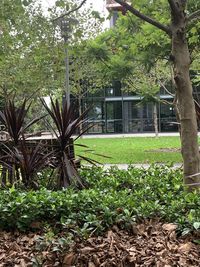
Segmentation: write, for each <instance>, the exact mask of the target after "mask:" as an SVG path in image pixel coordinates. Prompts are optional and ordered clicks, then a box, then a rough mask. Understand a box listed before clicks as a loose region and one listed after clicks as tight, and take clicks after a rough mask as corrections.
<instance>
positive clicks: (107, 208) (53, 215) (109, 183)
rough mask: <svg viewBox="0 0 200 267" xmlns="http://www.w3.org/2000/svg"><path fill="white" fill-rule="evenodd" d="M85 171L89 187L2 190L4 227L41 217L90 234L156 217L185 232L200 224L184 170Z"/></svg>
mask: <svg viewBox="0 0 200 267" xmlns="http://www.w3.org/2000/svg"><path fill="white" fill-rule="evenodd" d="M81 175H82V176H83V177H85V179H86V180H87V182H88V186H89V189H84V190H82V191H76V190H72V189H67V190H61V191H57V192H52V191H49V190H46V189H41V190H38V191H35V192H34V191H29V192H26V191H19V190H12V192H11V191H6V190H5V191H1V194H0V227H1V228H4V229H10V228H12V229H13V228H18V229H20V230H24V229H27V228H31V227H32V226H33V225H34V222H40V223H41V227H43V225H44V224H47V223H48V224H50V225H51V226H53V227H54V226H58V225H60V226H61V227H63V228H64V229H66V230H67V231H70V232H73V233H74V234H77V235H82V236H85V237H87V236H89V233H91V232H93V233H97V234H99V233H101V232H102V231H105V230H106V229H108V228H109V227H111V226H113V225H117V226H118V227H120V228H124V227H125V228H126V229H127V228H129V227H130V226H131V225H132V223H133V222H134V221H137V219H141V218H151V217H155V216H156V217H159V218H161V219H163V220H165V221H167V222H172V223H177V224H178V225H179V229H180V230H184V231H185V232H186V229H187V231H191V230H198V229H199V228H200V210H199V208H198V207H199V205H200V200H199V195H198V194H197V193H186V192H185V191H184V188H183V186H182V178H181V170H172V169H171V168H169V167H167V166H156V165H154V166H151V167H150V168H149V169H147V170H144V169H135V168H132V167H131V168H129V170H128V171H123V170H118V169H111V170H109V171H103V170H102V169H101V168H99V167H98V168H90V169H88V170H87V169H83V170H82V172H81ZM177 185H178V186H177Z"/></svg>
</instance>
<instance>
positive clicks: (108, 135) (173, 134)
mask: <svg viewBox="0 0 200 267" xmlns="http://www.w3.org/2000/svg"><path fill="white" fill-rule="evenodd" d="M161 136H179V133H159V135H158V137H161ZM199 136H200V132H199ZM122 137H155V133H131V134H87V135H83V136H82V138H122Z"/></svg>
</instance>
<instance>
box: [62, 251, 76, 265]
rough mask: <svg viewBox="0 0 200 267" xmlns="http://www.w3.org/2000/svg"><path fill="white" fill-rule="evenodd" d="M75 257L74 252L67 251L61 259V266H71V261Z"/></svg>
mask: <svg viewBox="0 0 200 267" xmlns="http://www.w3.org/2000/svg"><path fill="white" fill-rule="evenodd" d="M74 259H75V254H74V253H72V252H71V253H69V254H67V255H65V257H64V260H63V267H70V266H72V263H73V261H74Z"/></svg>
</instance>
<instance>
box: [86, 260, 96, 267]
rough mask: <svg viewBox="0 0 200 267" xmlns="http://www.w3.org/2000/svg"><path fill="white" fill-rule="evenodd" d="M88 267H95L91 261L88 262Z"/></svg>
mask: <svg viewBox="0 0 200 267" xmlns="http://www.w3.org/2000/svg"><path fill="white" fill-rule="evenodd" d="M88 267H97V266H96V265H95V264H94V263H93V262H92V261H89V263H88Z"/></svg>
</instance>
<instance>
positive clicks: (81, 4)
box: [53, 0, 87, 21]
mask: <svg viewBox="0 0 200 267" xmlns="http://www.w3.org/2000/svg"><path fill="white" fill-rule="evenodd" d="M86 1H87V0H83V1H82V2H81V3H80V5H79V6H77V7H75V8H73V9H72V10H70V11H68V12H67V13H65V14H63V15H61V16H60V17H58V18H56V19H54V20H53V21H56V20H59V19H63V18H64V17H66V16H69V15H70V14H71V13H74V12H75V11H77V10H79V9H80V8H81V7H82V6H83V5H84V4H85V3H86Z"/></svg>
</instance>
